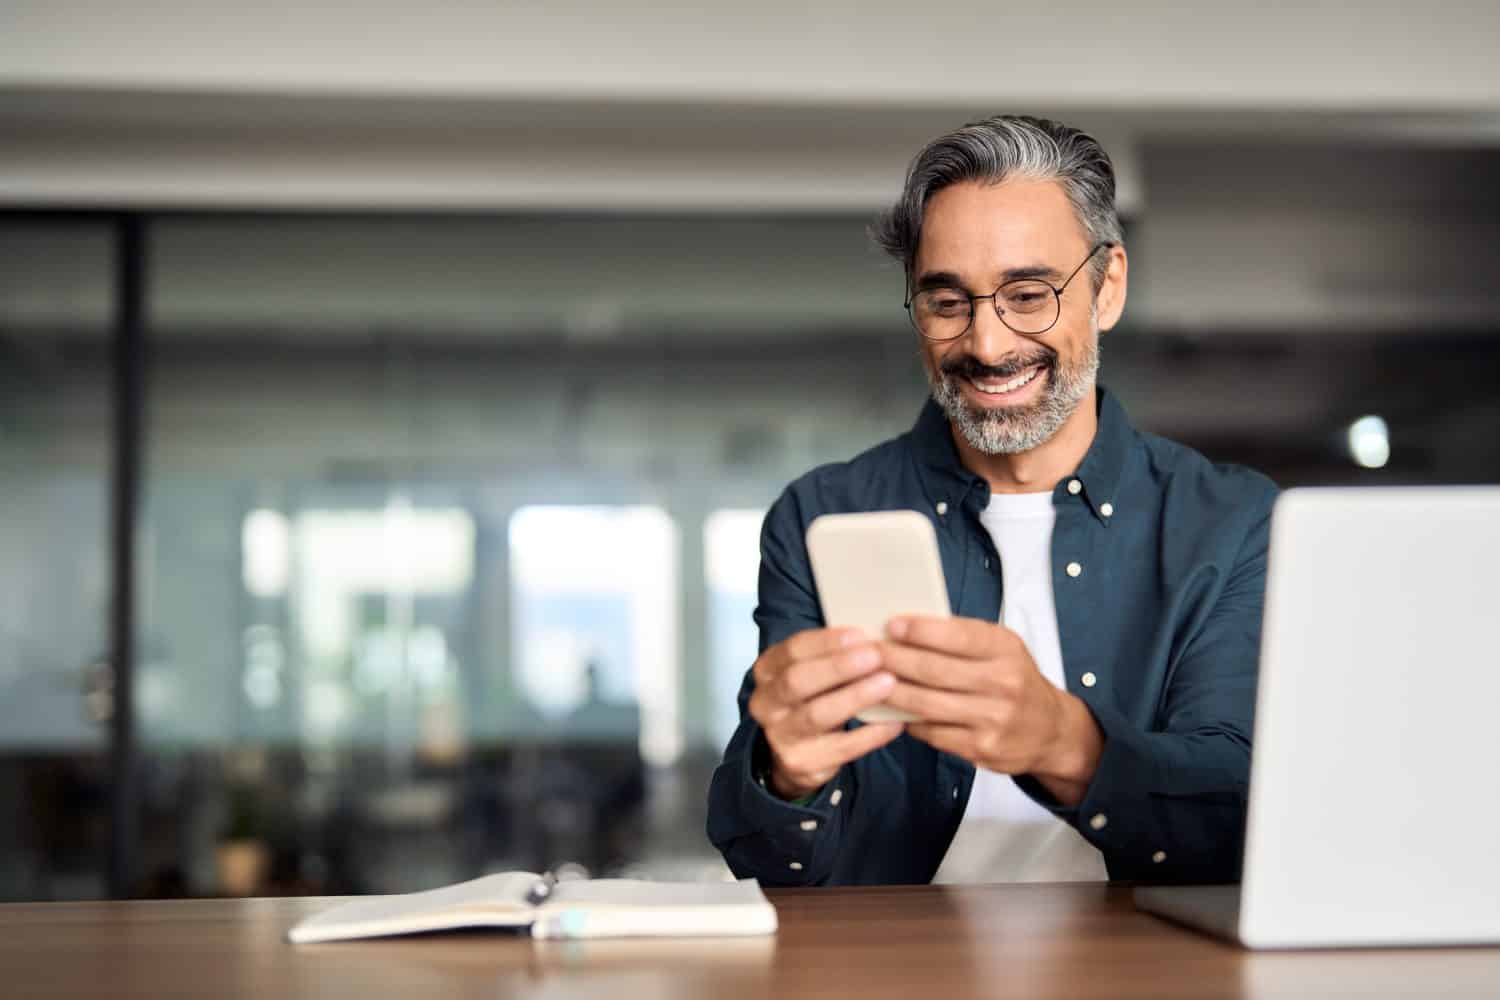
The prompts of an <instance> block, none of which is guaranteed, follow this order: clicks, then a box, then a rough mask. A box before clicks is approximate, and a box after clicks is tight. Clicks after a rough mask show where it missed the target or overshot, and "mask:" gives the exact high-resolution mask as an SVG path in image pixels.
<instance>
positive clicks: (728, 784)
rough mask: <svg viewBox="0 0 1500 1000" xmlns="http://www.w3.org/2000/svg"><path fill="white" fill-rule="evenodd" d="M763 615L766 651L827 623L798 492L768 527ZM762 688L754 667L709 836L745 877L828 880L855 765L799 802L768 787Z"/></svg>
mask: <svg viewBox="0 0 1500 1000" xmlns="http://www.w3.org/2000/svg"><path fill="white" fill-rule="evenodd" d="M755 621H756V624H757V625H759V626H760V650H761V651H762V652H764V651H765V650H766V649H767V648H768V647H770V646H772V645H775V644H776V643H778V642H781V641H782V640H783V639H787V638H790V637H791V636H793V635H795V634H796V633H798V632H802V631H805V630H806V629H810V628H821V627H823V617H822V611H821V608H820V607H819V605H818V599H817V591H816V588H815V586H814V584H813V580H812V568H811V565H810V564H809V562H808V559H807V551H806V545H805V542H804V540H803V531H802V517H801V514H800V510H799V506H798V504H797V501H796V498H795V496H794V495H793V494H792V493H791V492H790V491H788V492H787V493H784V494H783V495H782V496H781V498H780V499H779V500H778V501H777V502H776V503H775V505H773V506H772V508H771V510H770V512H769V513H768V514H767V515H766V520H765V523H764V524H763V525H762V527H761V562H760V585H759V604H758V606H757V607H756V609H755ZM754 690H755V680H754V677H753V675H752V674H751V673H750V672H749V671H747V672H746V674H745V681H744V683H743V684H742V685H741V687H740V694H739V706H740V724H739V727H738V728H737V729H736V730H735V732H734V735H733V736H732V737H730V740H729V746H728V748H727V749H726V750H725V752H724V759H723V762H722V763H721V764H720V765H719V767H718V768H717V769H716V770H715V771H714V775H713V780H712V783H711V784H710V786H709V794H708V838H709V840H710V841H712V842H713V845H714V846H715V847H716V848H718V850H719V851H720V852H721V853H722V854H723V855H724V860H725V861H726V862H728V864H729V867H730V869H731V870H732V871H733V872H734V874H735V875H736V876H737V877H739V878H755V879H758V880H759V881H760V882H761V883H762V884H764V885H785V886H792V885H817V884H821V883H823V882H825V881H826V880H827V878H828V875H829V873H830V871H831V870H832V868H833V862H834V858H835V857H836V855H837V852H838V845H839V842H840V840H841V837H842V834H843V827H844V822H845V818H846V817H847V816H849V815H850V811H851V809H852V807H853V803H854V798H855V795H856V793H857V788H856V787H855V775H854V769H853V768H852V767H850V766H847V765H846V766H845V767H844V768H842V769H841V770H840V771H839V773H838V774H837V775H836V776H835V777H834V778H833V780H831V781H829V782H828V783H827V784H826V785H824V786H823V788H822V789H820V790H819V791H818V792H817V793H816V794H815V795H814V796H812V797H811V798H810V799H804V800H799V801H797V802H789V801H786V800H784V799H781V798H779V797H777V796H776V795H774V794H772V793H771V792H770V791H769V790H768V789H766V788H764V787H763V786H762V785H761V784H760V782H759V781H757V780H756V777H755V774H756V771H757V769H758V768H763V767H764V765H765V763H766V760H767V758H768V755H769V749H768V747H767V746H766V741H765V735H764V734H763V733H762V732H761V729H760V726H759V725H758V724H757V723H756V722H755V720H754V719H752V718H751V717H750V713H749V702H750V695H751V693H752V692H753V691H754Z"/></svg>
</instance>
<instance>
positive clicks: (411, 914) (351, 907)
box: [287, 872, 776, 944]
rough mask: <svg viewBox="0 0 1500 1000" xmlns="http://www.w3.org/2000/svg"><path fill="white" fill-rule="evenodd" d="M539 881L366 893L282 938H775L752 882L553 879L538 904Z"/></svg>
mask: <svg viewBox="0 0 1500 1000" xmlns="http://www.w3.org/2000/svg"><path fill="white" fill-rule="evenodd" d="M537 881H538V876H536V875H533V874H532V873H530V872H504V873H501V874H499V875H487V876H485V877H484V878H476V879H474V880H472V881H469V882H460V883H458V884H457V885H450V886H444V887H443V888H441V889H430V890H428V891H427V892H413V893H409V894H407V895H403V896H366V897H363V898H360V899H354V900H351V901H349V902H347V903H340V904H338V905H337V906H334V907H332V908H330V909H327V910H324V911H323V912H322V913H317V914H314V915H313V916H311V917H308V918H307V919H306V920H304V921H302V922H301V923H299V924H298V925H297V926H295V927H293V928H292V929H291V930H290V931H288V932H287V938H288V939H289V940H291V941H292V942H294V943H297V944H306V943H310V942H314V941H342V940H347V939H349V938H364V937H384V936H387V935H392V934H415V933H418V932H421V931H440V930H451V929H453V928H459V927H530V928H531V934H532V936H533V937H538V938H582V937H590V938H592V937H669V936H670V937H676V936H692V937H703V936H711V935H751V934H774V933H775V932H776V909H775V908H774V907H773V906H772V905H771V904H770V902H769V901H768V900H767V899H766V897H765V894H764V893H762V892H761V891H760V886H759V885H757V884H756V883H755V881H754V880H753V879H742V880H741V881H739V882H642V881H636V880H634V879H598V880H594V881H578V882H559V883H557V885H556V886H555V887H554V888H553V889H552V893H551V895H550V896H549V897H548V898H547V900H546V902H543V903H540V904H536V905H533V904H532V903H529V902H527V898H526V897H527V893H528V892H529V891H530V890H531V888H532V887H533V886H534V885H536V883H537Z"/></svg>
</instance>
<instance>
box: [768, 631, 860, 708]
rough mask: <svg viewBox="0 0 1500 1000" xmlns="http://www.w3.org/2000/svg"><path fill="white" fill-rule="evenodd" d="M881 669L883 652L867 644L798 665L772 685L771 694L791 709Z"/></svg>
mask: <svg viewBox="0 0 1500 1000" xmlns="http://www.w3.org/2000/svg"><path fill="white" fill-rule="evenodd" d="M878 666H880V649H879V648H878V647H876V646H875V645H874V644H872V643H863V644H861V645H858V646H851V647H849V648H847V649H843V650H840V651H839V652H838V653H837V654H836V655H834V656H828V657H822V658H819V659H815V660H806V661H804V662H801V663H794V664H792V665H791V666H789V667H787V668H786V670H784V671H782V673H781V676H780V677H778V678H776V680H774V681H773V682H772V684H771V688H772V690H771V693H772V694H773V695H774V696H775V697H776V698H778V699H779V700H781V701H782V702H783V703H785V704H787V705H792V706H796V705H800V704H802V703H803V702H805V701H808V700H809V699H811V698H814V697H816V696H818V695H820V694H823V693H824V692H826V691H831V690H833V689H834V688H838V687H843V686H844V685H845V684H848V683H849V682H850V681H854V680H858V679H859V678H861V677H864V676H866V675H867V674H869V673H870V672H871V671H873V670H874V669H875V668H876V667H878Z"/></svg>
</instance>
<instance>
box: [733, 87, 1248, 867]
mask: <svg viewBox="0 0 1500 1000" xmlns="http://www.w3.org/2000/svg"><path fill="white" fill-rule="evenodd" d="M1114 189H1115V183H1114V171H1113V167H1112V165H1111V163H1110V161H1109V157H1108V156H1107V155H1106V154H1105V152H1104V151H1103V149H1102V148H1101V147H1100V146H1099V144H1098V143H1097V142H1096V141H1095V140H1094V139H1093V138H1092V137H1090V136H1088V135H1086V134H1084V133H1082V132H1080V131H1078V130H1076V129H1073V128H1069V127H1067V126H1064V125H1061V124H1058V123H1056V122H1050V121H1045V120H1039V119H1035V118H1028V117H1017V116H1001V117H996V118H991V119H988V120H986V121H982V122H978V123H975V124H973V125H969V126H967V127H965V128H962V129H959V130H958V131H956V132H954V133H952V134H950V135H946V136H944V137H942V138H940V139H938V140H936V141H935V142H933V143H932V144H930V145H929V146H928V147H927V148H926V149H924V150H923V151H922V152H921V153H920V154H918V156H917V158H916V159H915V160H914V161H913V163H912V166H911V168H910V170H909V172H908V174H907V178H906V185H905V190H904V191H903V192H902V194H901V197H900V198H899V200H898V201H897V202H896V204H895V206H894V207H893V208H892V209H891V210H890V211H889V212H888V213H887V214H886V215H885V216H884V217H882V219H881V220H880V222H879V224H878V225H877V227H876V232H875V236H876V238H877V240H878V241H879V242H880V244H881V245H882V246H883V247H884V248H885V249H886V250H887V251H888V252H890V253H891V254H892V255H893V256H895V257H896V258H897V259H898V260H900V261H901V262H902V263H903V265H904V266H905V270H906V279H907V293H908V310H909V312H910V315H911V318H912V325H913V326H914V327H915V329H916V332H917V334H918V340H919V342H920V344H921V351H922V358H923V362H924V364H925V367H926V370H927V374H928V377H929V381H930V383H931V387H932V400H931V401H929V402H928V403H927V405H926V407H925V408H924V409H923V410H922V413H921V415H920V416H919V418H918V420H917V423H916V425H915V427H913V428H912V430H911V431H910V432H909V433H907V434H905V435H903V436H901V437H899V438H897V439H895V440H893V441H889V442H886V443H885V444H882V445H880V446H878V447H876V448H874V449H872V450H871V451H868V452H866V453H865V454H863V455H860V456H859V457H857V458H855V459H853V460H852V461H850V462H846V463H842V464H837V465H830V466H825V467H823V468H820V469H816V470H814V471H813V472H811V473H808V474H807V475H806V476H804V477H802V478H801V479H799V480H797V481H796V482H795V483H793V484H792V485H791V486H789V487H788V488H787V490H786V492H785V493H784V494H783V495H782V497H781V498H780V499H779V500H778V501H777V503H776V504H775V506H773V507H772V509H771V511H770V512H769V514H768V515H767V516H766V521H765V525H764V528H763V531H762V539H761V571H760V603H759V607H758V608H757V609H756V621H757V623H758V624H759V626H760V645H761V654H760V657H759V658H758V659H757V660H756V661H755V665H754V667H753V668H752V670H751V671H750V673H749V674H748V675H747V677H746V679H745V684H744V687H743V689H742V690H741V693H740V710H741V723H740V726H739V728H738V730H737V731H736V732H735V734H734V736H733V738H732V739H731V740H730V742H729V747H728V749H727V751H726V752H725V755H724V761H723V764H722V765H721V766H720V767H719V768H718V769H717V771H716V772H715V774H714V777H713V783H712V787H711V789H710V793H709V818H708V833H709V837H710V839H711V840H712V841H713V843H714V844H715V846H717V847H718V848H719V849H720V850H721V851H722V852H723V854H724V856H725V858H726V859H727V860H728V862H729V865H730V867H731V868H732V869H733V870H734V871H735V872H736V874H738V875H740V876H753V877H756V878H759V879H760V880H761V881H762V882H765V883H768V884H781V885H837V884H860V883H925V882H928V881H932V880H934V879H936V880H938V881H969V880H977V881H1010V880H1033V879H1047V880H1054V879H1102V878H1105V877H1106V876H1107V877H1110V878H1116V879H1140V880H1150V881H1230V880H1233V879H1235V878H1237V877H1238V871H1239V865H1240V855H1241V849H1242V843H1243V837H1244V824H1245V805H1246V788H1247V784H1248V778H1249V763H1250V735H1251V715H1252V711H1253V701H1254V689H1255V674H1256V660H1257V655H1258V646H1259V640H1260V619H1261V607H1262V601H1263V593H1264V585H1265V564H1266V548H1267V542H1268V537H1267V530H1268V521H1269V517H1270V509H1271V504H1272V501H1273V499H1274V497H1275V487H1274V486H1273V485H1272V483H1271V482H1270V481H1269V480H1267V479H1266V478H1265V477H1263V476H1260V475H1259V474H1257V473H1254V472H1250V471H1248V470H1245V469H1241V468H1236V467H1227V466H1216V465H1212V464H1210V463H1209V462H1208V461H1207V460H1206V459H1204V458H1203V457H1202V456H1201V455H1199V454H1197V453H1196V452H1193V451H1191V450H1189V449H1187V448H1185V447H1183V446H1181V445H1178V444H1174V443H1172V442H1170V441H1167V440H1164V439H1162V438H1159V437H1155V436H1152V435H1149V434H1143V433H1140V432H1138V431H1136V430H1135V429H1133V428H1132V427H1131V426H1130V424H1129V422H1128V420H1127V418H1126V416H1125V413H1124V410H1123V409H1122V408H1121V405H1120V403H1119V402H1118V401H1117V400H1116V399H1115V398H1114V397H1113V396H1111V395H1109V394H1108V393H1107V392H1106V391H1105V390H1104V389H1103V388H1102V387H1098V386H1096V382H1095V376H1096V372H1097V370H1098V364H1099V335H1100V333H1101V332H1103V331H1108V330H1109V329H1111V328H1112V327H1113V326H1114V325H1115V324H1116V323H1117V322H1118V320H1119V318H1120V314H1121V311H1122V310H1123V308H1124V305H1125V292H1126V279H1127V260H1126V255H1125V248H1124V245H1123V240H1122V236H1121V232H1120V225H1119V220H1118V218H1117V216H1116V214H1115V207H1114V194H1115V190H1114ZM903 508H909V509H913V510H918V511H922V512H924V513H926V514H927V515H928V516H929V517H930V518H931V519H932V522H933V524H934V526H935V527H936V529H937V534H938V539H939V547H940V549H941V553H942V560H943V569H944V573H945V576H946V578H947V584H948V590H949V596H950V599H951V603H952V607H953V608H954V615H955V617H953V618H951V619H941V620H938V619H919V618H910V619H897V620H895V621H892V622H891V623H889V625H888V628H887V633H886V634H885V635H881V636H862V635H855V634H850V633H849V632H848V631H847V630H839V629H829V628H825V627H824V622H823V620H822V616H821V612H820V609H819V605H818V599H817V593H816V589H815V587H814V584H813V579H812V574H811V570H810V567H809V564H808V557H807V551H806V548H805V545H804V541H803V538H804V532H805V530H806V528H807V525H808V523H809V522H810V521H811V520H812V519H813V518H814V517H817V516H818V515H820V514H826V513H833V512H848V511H865V510H886V509H903ZM880 703H885V704H887V705H890V706H892V707H895V708H898V709H902V710H905V711H906V712H908V713H910V714H911V715H913V716H915V717H917V718H919V719H920V720H921V721H920V722H915V723H910V724H906V725H904V726H903V725H902V724H899V723H883V724H870V725H860V724H859V723H858V722H857V721H853V719H854V716H855V715H856V714H857V713H859V712H861V711H862V710H864V709H865V708H867V707H869V706H872V705H876V704H880Z"/></svg>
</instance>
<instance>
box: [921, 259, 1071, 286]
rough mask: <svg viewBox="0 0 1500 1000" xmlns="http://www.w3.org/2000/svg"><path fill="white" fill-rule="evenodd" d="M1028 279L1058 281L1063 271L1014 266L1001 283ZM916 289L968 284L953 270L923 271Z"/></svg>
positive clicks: (1034, 266) (1005, 272)
mask: <svg viewBox="0 0 1500 1000" xmlns="http://www.w3.org/2000/svg"><path fill="white" fill-rule="evenodd" d="M1027 279H1040V280H1042V281H1050V282H1056V281H1059V280H1061V279H1062V272H1061V271H1059V270H1057V269H1056V268H1054V267H1041V266H1036V265H1033V266H1032V267H1012V268H1010V269H1008V270H1006V271H1004V272H1003V273H1002V274H1001V275H1000V284H1002V285H1003V284H1005V283H1006V282H1010V281H1022V280H1027ZM914 287H915V290H916V291H919V292H925V291H926V290H927V289H929V288H965V289H967V287H968V286H967V285H965V284H964V283H963V280H962V279H961V278H959V276H958V275H957V274H954V273H953V272H952V271H923V272H922V274H921V276H919V277H918V278H917V281H916V285H915V286H914Z"/></svg>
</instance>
